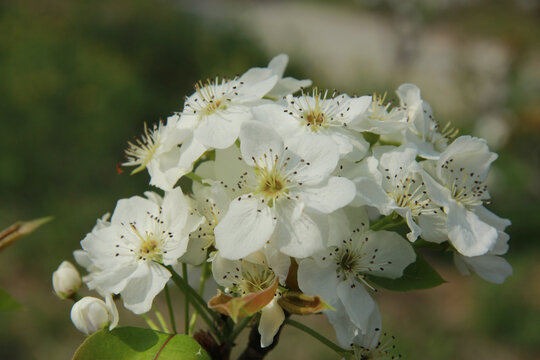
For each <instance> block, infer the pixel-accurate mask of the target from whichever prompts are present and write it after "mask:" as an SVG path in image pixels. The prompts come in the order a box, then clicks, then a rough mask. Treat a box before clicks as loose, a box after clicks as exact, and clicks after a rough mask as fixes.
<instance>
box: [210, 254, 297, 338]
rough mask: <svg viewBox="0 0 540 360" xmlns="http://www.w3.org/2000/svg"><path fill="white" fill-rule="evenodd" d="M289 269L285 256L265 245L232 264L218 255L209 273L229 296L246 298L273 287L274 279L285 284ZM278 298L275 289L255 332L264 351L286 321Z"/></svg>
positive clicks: (278, 293)
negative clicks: (259, 336)
mask: <svg viewBox="0 0 540 360" xmlns="http://www.w3.org/2000/svg"><path fill="white" fill-rule="evenodd" d="M289 266H290V259H289V257H288V256H285V255H283V254H281V253H280V252H279V251H277V250H276V249H274V248H272V247H270V246H267V247H265V248H263V249H262V250H261V251H257V252H255V253H252V254H251V255H249V256H248V257H246V258H245V259H240V260H235V261H231V260H228V259H225V258H223V257H222V256H221V255H220V254H219V252H218V253H217V254H216V255H215V256H214V257H213V261H212V274H213V275H214V279H215V280H216V282H217V283H218V284H219V285H221V286H223V287H225V291H226V292H227V293H228V294H233V295H237V296H246V295H249V294H255V293H261V292H263V291H264V290H265V289H267V288H270V287H272V285H274V284H275V282H276V280H277V281H279V282H280V283H281V284H285V280H286V279H287V274H288V271H289ZM280 295H281V294H280V291H279V290H278V289H277V288H276V290H275V293H274V294H273V296H274V297H273V299H272V300H271V301H270V302H268V303H267V304H264V307H263V308H262V310H261V318H260V321H259V327H258V330H259V334H260V335H261V347H263V348H264V347H267V346H270V345H271V344H272V341H273V339H274V336H275V335H276V334H277V332H278V330H279V328H280V327H281V324H282V323H283V321H284V320H285V313H284V312H283V309H282V308H281V306H279V304H278V302H277V299H278V298H279V296H280Z"/></svg>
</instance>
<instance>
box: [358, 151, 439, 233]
mask: <svg viewBox="0 0 540 360" xmlns="http://www.w3.org/2000/svg"><path fill="white" fill-rule="evenodd" d="M417 155H418V153H417V151H416V149H415V148H412V147H408V146H401V147H399V148H392V149H390V150H388V151H386V152H385V153H383V154H382V155H381V156H380V159H379V160H377V158H375V157H369V158H366V159H364V161H362V162H361V163H360V164H358V165H357V166H356V167H353V170H352V171H349V173H348V174H349V176H351V177H353V180H354V182H355V184H356V188H357V191H356V196H357V199H358V201H357V202H356V204H363V205H369V206H372V207H375V208H377V209H378V210H379V211H380V213H381V214H383V215H390V214H391V213H393V212H396V213H397V214H399V215H400V216H401V217H402V218H404V219H405V220H406V221H407V225H408V226H409V228H410V230H411V232H410V233H408V234H407V238H408V239H409V240H410V241H415V240H416V239H417V238H418V236H420V235H421V234H423V235H424V238H425V240H428V241H431V240H433V238H435V239H436V241H437V240H438V239H440V238H441V237H442V238H443V239H444V240H446V234H445V233H442V234H438V233H436V232H435V230H436V228H434V227H433V226H432V223H433V222H436V221H439V222H440V221H445V220H444V219H438V218H440V217H445V214H444V213H443V211H442V210H441V209H440V207H439V206H438V205H436V204H434V203H433V202H432V201H431V199H430V198H429V196H428V195H427V190H426V186H425V183H424V181H423V179H422V176H421V167H420V166H419V165H418V163H417V162H416V157H417ZM420 217H427V218H428V219H426V220H425V221H423V222H422V223H421V225H420V223H419V221H418V220H419V218H420ZM424 227H426V228H428V229H427V231H426V232H425V233H423V228H424ZM439 232H440V231H439ZM438 235H439V236H438Z"/></svg>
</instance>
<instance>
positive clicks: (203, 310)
mask: <svg viewBox="0 0 540 360" xmlns="http://www.w3.org/2000/svg"><path fill="white" fill-rule="evenodd" d="M166 268H167V269H168V270H169V271H170V272H171V275H172V280H173V281H174V283H175V284H176V286H178V288H179V289H180V290H181V291H182V292H183V293H184V294H188V293H189V297H186V301H189V302H190V303H191V306H193V309H194V310H195V311H196V312H198V313H199V315H200V316H201V318H202V319H203V321H204V322H205V323H206V325H208V328H209V329H210V331H212V332H213V333H214V335H216V336H217V337H218V338H219V339H220V340H222V338H223V336H222V335H221V334H220V333H219V332H218V331H217V330H216V327H215V326H214V322H213V321H212V320H215V321H217V320H218V319H217V318H216V314H215V313H214V312H213V311H211V310H210V309H208V306H207V305H206V302H205V301H204V299H203V298H202V297H200V296H199V294H197V292H196V291H195V290H193V288H192V287H191V286H189V284H188V283H187V282H186V281H185V280H184V279H183V278H182V277H181V276H180V275H178V274H177V273H176V271H174V269H173V267H172V266H171V265H168V266H166ZM209 315H210V316H211V317H212V318H213V319H210V317H209Z"/></svg>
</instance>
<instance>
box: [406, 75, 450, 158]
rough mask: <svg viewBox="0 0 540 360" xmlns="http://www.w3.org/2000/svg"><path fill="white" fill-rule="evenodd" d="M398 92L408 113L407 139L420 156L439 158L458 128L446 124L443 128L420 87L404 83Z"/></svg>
mask: <svg viewBox="0 0 540 360" xmlns="http://www.w3.org/2000/svg"><path fill="white" fill-rule="evenodd" d="M396 93H397V94H398V96H399V99H400V109H402V111H404V112H405V113H406V118H407V122H408V125H409V126H408V127H407V131H406V136H405V137H406V140H407V142H409V143H410V144H412V145H414V146H415V147H416V148H417V149H418V153H419V155H420V156H422V157H424V158H426V159H437V158H438V157H439V154H440V152H442V151H443V150H444V149H446V147H447V146H448V142H449V141H450V140H452V139H453V138H454V137H456V135H457V133H458V130H457V129H454V128H452V127H451V126H450V124H449V123H448V124H446V125H445V126H444V127H443V128H442V129H441V128H440V125H439V124H438V123H437V122H436V121H435V120H434V119H433V115H432V110H431V106H429V104H428V103H427V102H425V101H424V100H422V97H421V96H420V89H419V88H418V86H416V85H414V84H402V85H400V87H399V88H398V89H397V91H396Z"/></svg>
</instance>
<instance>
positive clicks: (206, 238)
mask: <svg viewBox="0 0 540 360" xmlns="http://www.w3.org/2000/svg"><path fill="white" fill-rule="evenodd" d="M205 164H209V162H207V163H205ZM198 170H200V169H198ZM193 190H194V194H193V196H194V199H193V203H192V207H193V210H194V212H195V213H198V214H199V215H201V216H202V217H203V221H202V222H201V223H200V224H199V227H198V228H197V229H196V230H195V231H193V232H192V233H190V234H189V243H188V247H187V250H186V253H185V254H184V255H182V257H180V262H182V263H186V264H190V265H200V264H201V263H203V262H204V261H205V260H206V258H207V252H208V249H210V248H212V247H214V246H215V235H214V229H215V227H216V226H217V224H218V223H219V221H220V220H221V218H222V217H223V215H224V214H225V213H226V212H227V208H228V207H229V204H230V202H231V200H232V199H233V195H232V194H231V192H230V191H227V189H226V188H225V187H224V186H223V184H221V183H219V182H217V181H214V182H213V183H212V185H210V186H198V184H197V185H196V184H194V186H193Z"/></svg>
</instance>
